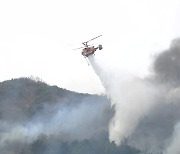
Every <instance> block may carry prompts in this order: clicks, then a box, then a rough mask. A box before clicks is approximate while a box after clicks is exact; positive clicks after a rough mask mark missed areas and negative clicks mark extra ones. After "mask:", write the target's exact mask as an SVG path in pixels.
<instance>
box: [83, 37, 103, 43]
mask: <svg viewBox="0 0 180 154" xmlns="http://www.w3.org/2000/svg"><path fill="white" fill-rule="evenodd" d="M100 36H102V35H99V36H97V37H95V38H93V39H90V40H89V41H92V40H94V39H96V38H98V37H100ZM89 41H87V42H84V43H88V42H89Z"/></svg>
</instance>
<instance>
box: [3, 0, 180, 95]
mask: <svg viewBox="0 0 180 154" xmlns="http://www.w3.org/2000/svg"><path fill="white" fill-rule="evenodd" d="M100 34H102V35H103V36H102V37H100V38H98V39H96V40H94V41H93V42H92V43H93V44H95V45H98V44H102V45H103V47H104V49H103V50H101V51H97V54H96V56H98V57H100V58H101V59H102V60H103V61H104V62H106V63H107V64H109V65H111V66H112V67H117V68H119V70H121V69H124V70H127V71H128V72H131V73H133V74H135V75H137V76H141V77H142V76H144V75H146V74H148V72H149V66H150V64H151V62H152V59H153V55H154V54H156V53H158V52H160V51H161V50H163V49H166V48H168V46H169V43H170V41H171V40H172V39H174V38H176V37H179V36H180V0H31V1H30V0H0V53H1V56H0V81H4V80H8V79H12V78H18V77H29V76H35V77H39V78H41V79H42V80H43V81H45V82H46V83H48V84H50V85H57V86H59V87H62V88H66V89H69V90H73V91H78V92H84V93H101V92H103V87H102V85H101V83H100V81H99V79H98V77H97V76H96V75H95V73H94V72H93V70H92V68H91V67H90V66H88V65H87V63H86V61H85V59H84V58H83V57H82V55H81V50H76V51H75V50H73V49H74V48H77V47H81V46H82V45H81V43H82V42H83V41H87V40H89V39H91V38H93V37H96V36H98V35H100Z"/></svg>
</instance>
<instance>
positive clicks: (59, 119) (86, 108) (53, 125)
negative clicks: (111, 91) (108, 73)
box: [0, 95, 113, 153]
mask: <svg viewBox="0 0 180 154" xmlns="http://www.w3.org/2000/svg"><path fill="white" fill-rule="evenodd" d="M77 97H78V96H77ZM77 97H76V98H77ZM79 97H80V96H79ZM77 100H79V102H76V100H74V101H73V103H69V104H67V103H63V102H62V101H60V102H59V103H53V105H51V104H49V103H44V104H43V106H42V107H41V110H36V112H35V113H34V115H33V116H32V117H31V118H30V119H26V118H23V121H22V119H16V117H19V116H18V115H19V114H20V115H21V116H24V117H25V115H23V113H18V112H14V113H13V117H14V122H13V117H12V116H10V117H11V118H10V117H8V118H7V115H6V116H4V113H3V114H2V117H1V120H0V150H1V151H4V153H6V152H8V151H9V150H12V151H14V150H15V149H17V148H15V147H17V146H21V147H25V146H23V145H25V144H26V145H28V144H30V143H32V142H33V141H35V140H36V139H37V138H38V136H40V135H41V134H44V135H46V136H56V137H57V136H58V137H59V138H60V139H61V141H63V140H64V141H74V140H83V139H89V138H92V137H94V138H96V137H98V135H102V133H104V132H107V131H108V129H107V128H108V121H109V119H110V117H111V116H112V114H113V113H112V112H111V111H110V104H109V103H108V101H107V99H106V97H99V96H89V95H87V96H86V97H84V98H83V99H82V100H81V99H77ZM5 118H7V119H8V120H6V119H5ZM9 119H12V120H10V121H9ZM24 119H26V120H24Z"/></svg>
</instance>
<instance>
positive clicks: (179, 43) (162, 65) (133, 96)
mask: <svg viewBox="0 0 180 154" xmlns="http://www.w3.org/2000/svg"><path fill="white" fill-rule="evenodd" d="M89 60H90V63H91V64H92V67H93V69H94V70H95V72H96V74H97V75H98V76H99V78H100V80H101V81H102V84H103V86H104V87H105V89H106V93H107V96H108V97H109V98H110V100H111V105H112V106H115V115H114V116H113V118H112V119H111V121H110V123H109V139H110V141H115V142H116V144H118V145H119V144H121V143H122V142H126V143H128V144H129V145H131V146H134V147H136V148H139V149H141V150H144V151H148V152H153V153H162V152H163V153H167V154H170V153H178V150H179V148H178V146H177V145H179V142H180V138H179V134H180V130H179V127H178V126H179V124H178V123H179V122H180V112H179V111H180V103H179V102H180V87H179V86H180V39H175V40H173V41H172V43H171V45H170V48H169V49H167V50H166V51H163V52H161V53H160V54H159V55H157V56H156V57H155V60H154V63H153V65H152V68H153V75H151V76H147V77H146V78H144V79H140V78H138V77H136V76H133V75H131V74H128V73H127V72H124V71H123V70H118V69H114V68H111V67H108V66H107V64H105V63H103V62H102V61H101V60H99V59H98V58H97V57H96V56H95V57H94V56H90V57H89Z"/></svg>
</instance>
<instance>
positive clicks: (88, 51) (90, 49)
mask: <svg viewBox="0 0 180 154" xmlns="http://www.w3.org/2000/svg"><path fill="white" fill-rule="evenodd" d="M97 49H99V50H101V49H102V45H99V46H98V47H96V48H95V47H94V46H92V47H87V48H84V49H83V51H82V55H83V56H84V57H88V56H90V55H93V54H94V53H95V51H96V50H97Z"/></svg>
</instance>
